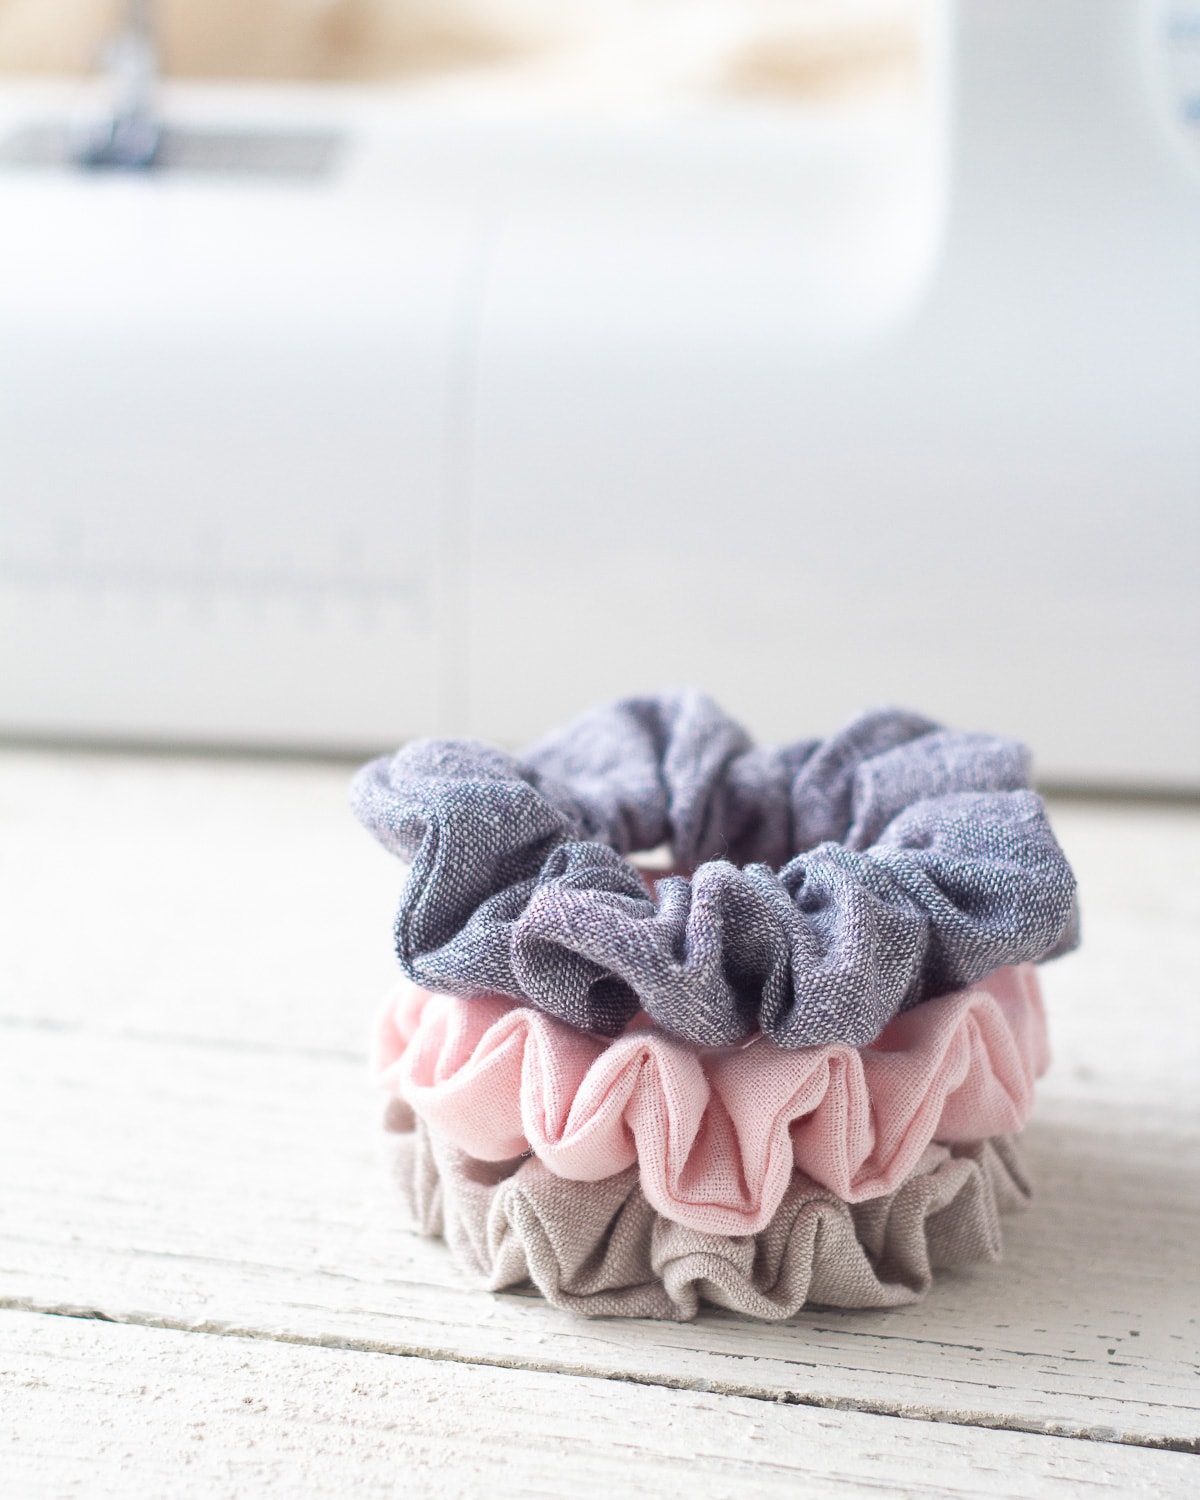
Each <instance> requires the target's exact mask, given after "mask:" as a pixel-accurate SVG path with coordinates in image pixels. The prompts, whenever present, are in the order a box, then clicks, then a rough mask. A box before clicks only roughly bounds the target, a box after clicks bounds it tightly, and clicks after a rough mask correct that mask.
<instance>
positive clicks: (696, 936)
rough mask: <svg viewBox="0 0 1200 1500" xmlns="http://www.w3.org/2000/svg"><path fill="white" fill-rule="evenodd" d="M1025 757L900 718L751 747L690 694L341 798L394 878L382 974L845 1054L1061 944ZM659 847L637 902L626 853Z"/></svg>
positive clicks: (432, 743) (438, 745) (1055, 888)
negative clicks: (668, 852) (391, 948)
mask: <svg viewBox="0 0 1200 1500" xmlns="http://www.w3.org/2000/svg"><path fill="white" fill-rule="evenodd" d="M1028 780H1029V756H1028V753H1027V751H1026V750H1025V749H1024V747H1023V746H1021V745H1019V744H1017V743H1016V742H1014V741H1012V740H1007V739H1002V738H999V737H997V736H994V735H983V734H965V733H960V732H957V731H951V730H947V729H942V728H940V727H939V726H938V725H937V724H935V723H933V722H932V721H931V720H928V719H924V718H921V717H920V716H918V715H915V714H911V713H907V712H904V711H901V710H898V709H884V710H875V711H872V712H869V713H864V714H861V715H860V716H859V717H858V718H856V719H854V720H853V721H852V722H851V723H850V724H848V725H847V726H846V727H845V728H844V729H842V730H840V731H839V732H838V733H837V734H835V735H833V736H832V737H830V738H829V739H828V740H825V741H816V740H804V741H798V742H797V743H795V744H791V745H784V746H777V747H757V748H756V747H755V746H753V745H752V744H751V742H750V740H749V738H748V736H747V735H746V734H745V732H744V731H743V730H742V729H741V728H740V727H739V726H738V725H737V724H736V723H734V721H733V720H732V719H730V718H729V717H728V716H727V715H726V714H724V713H723V712H722V711H721V710H720V709H719V708H717V706H716V705H715V704H713V703H712V702H710V700H708V699H707V698H705V697H703V696H702V695H700V694H697V693H676V694H666V695H663V696H660V697H657V698H638V699H628V700H625V701H623V702H620V703H616V704H612V705H609V706H606V707H604V708H601V709H597V710H594V711H593V712H592V713H590V714H587V715H584V716H583V718H581V719H580V720H578V721H577V722H576V723H575V724H572V725H569V726H568V727H567V728H566V729H564V730H562V731H560V732H559V733H558V734H556V735H554V736H552V737H551V738H549V739H548V740H546V741H544V742H543V743H541V744H540V745H537V746H535V747H534V748H533V749H532V750H530V751H528V752H526V754H525V756H524V758H523V759H520V760H518V759H514V758H513V757H512V756H510V755H507V754H504V753H503V752H501V751H499V750H496V749H494V748H492V747H489V746H487V745H484V744H481V743H478V742H476V741H471V740H420V741H417V742H415V743H414V744H411V745H409V746H407V747H406V748H405V749H403V750H401V751H399V752H398V753H397V754H396V755H394V756H392V757H390V758H384V759H380V760H377V761H373V762H371V763H370V764H369V765H367V766H365V767H364V768H363V770H362V771H361V772H360V773H359V774H358V776H357V777H356V779H355V784H354V790H353V802H354V807H355V811H356V812H357V814H358V816H359V818H360V819H361V820H362V822H363V823H364V824H365V825H366V826H367V828H369V829H370V830H371V831H372V833H374V834H375V836H376V837H377V838H378V839H379V840H380V841H381V842H382V843H383V844H384V845H385V846H386V847H387V848H389V849H391V850H392V851H393V852H395V853H396V854H398V855H400V856H401V857H402V858H403V859H405V860H408V861H411V868H410V870H409V874H408V878H407V881H406V883H405V887H404V891H403V894H402V897H401V902H400V909H399V912H398V915H397V919H396V950H397V954H398V956H399V959H400V964H401V968H402V969H403V971H404V972H405V973H406V974H407V975H408V976H409V977H410V978H411V979H413V980H414V981H415V982H417V983H419V984H421V985H423V986H425V987H426V988H429V989H432V990H438V991H443V992H446V993H451V994H458V995H463V996H466V997H474V996H479V995H504V996H508V997H510V998H512V999H517V1000H522V1001H524V1002H526V1003H530V1004H533V1005H536V1006H538V1007H540V1008H541V1009H543V1010H546V1011H547V1012H549V1013H551V1014H553V1015H555V1016H557V1017H559V1018H560V1019H562V1020H564V1021H566V1022H568V1023H569V1024H571V1025H573V1026H576V1027H578V1028H580V1029H581V1030H585V1031H591V1032H595V1033H597V1034H600V1035H604V1036H612V1035H617V1034H619V1033H620V1032H621V1031H622V1030H623V1029H624V1028H625V1027H626V1026H627V1025H628V1024H629V1023H630V1021H631V1020H632V1019H633V1018H634V1016H635V1015H636V1014H637V1013H638V1012H639V1011H644V1012H646V1013H648V1014H649V1015H650V1016H651V1017H652V1018H653V1019H654V1020H655V1021H656V1022H657V1023H658V1025H659V1026H661V1027H662V1028H663V1029H664V1030H666V1031H669V1032H671V1033H672V1034H674V1035H676V1036H679V1037H682V1038H684V1039H685V1040H687V1041H691V1042H694V1043H696V1044H698V1045H708V1046H723V1045H728V1044H732V1043H735V1042H737V1041H739V1040H741V1039H742V1038H744V1037H746V1036H749V1035H752V1034H753V1033H754V1032H755V1031H757V1030H762V1031H763V1032H765V1033H766V1034H767V1035H768V1036H770V1037H771V1038H772V1039H773V1040H774V1041H775V1042H777V1043H778V1044H779V1045H780V1046H784V1047H810V1046H817V1045H823V1044H826V1043H832V1042H845V1043H847V1044H849V1045H851V1046H862V1045H865V1044H867V1043H869V1042H871V1041H873V1040H874V1038H875V1037H876V1036H878V1034H879V1032H880V1031H881V1030H882V1029H883V1027H884V1026H885V1025H886V1024H887V1022H888V1020H889V1019H890V1018H891V1017H892V1016H894V1015H896V1014H897V1013H899V1012H900V1011H902V1010H905V1009H907V1008H909V1007H911V1006H913V1005H916V1004H918V1003H920V1002H921V1001H924V1000H928V999H930V998H933V997H936V996H938V995H943V994H947V993H950V992H952V991H954V990H957V989H960V988H962V987H963V986H965V985H969V984H973V983H974V982H975V981H977V980H979V979H982V978H984V977H985V976H986V975H987V974H989V973H991V972H992V971H993V970H995V969H997V968H1001V967H1004V966H1006V965H1012V964H1017V963H1022V962H1026V961H1031V960H1041V959H1043V958H1046V957H1050V956H1053V955H1055V954H1057V953H1060V952H1064V951H1066V949H1068V948H1069V947H1071V946H1072V945H1073V944H1074V942H1075V940H1076V927H1077V924H1076V917H1075V881H1074V877H1073V875H1072V873H1071V869H1070V866H1069V865H1068V864H1067V861H1066V859H1065V857H1064V856H1063V853H1062V851H1061V849H1060V848H1059V846H1058V844H1057V842H1056V841H1055V838H1054V835H1053V833H1052V831H1051V829H1050V826H1049V823H1048V822H1047V820H1046V815H1045V810H1044V808H1043V806H1042V803H1041V799H1040V798H1039V797H1038V796H1037V795H1036V794H1035V793H1034V792H1032V791H1030V790H1029V789H1028ZM663 843H668V844H670V845H671V847H672V850H673V853H674V859H675V862H676V864H677V865H678V866H679V867H680V868H682V869H684V870H693V871H694V874H692V876H691V878H686V877H685V876H684V875H671V876H668V877H667V878H665V879H662V880H660V881H658V882H657V883H656V886H655V891H654V894H653V896H651V895H650V894H649V893H648V892H647V889H646V887H645V885H644V884H643V882H642V879H641V876H640V875H639V873H638V871H637V870H636V869H635V868H634V867H633V865H632V864H631V863H630V862H629V861H628V860H627V859H626V858H625V856H626V855H627V854H629V853H631V852H634V851H637V850H644V849H648V848H652V847H655V846H658V845H660V844H663Z"/></svg>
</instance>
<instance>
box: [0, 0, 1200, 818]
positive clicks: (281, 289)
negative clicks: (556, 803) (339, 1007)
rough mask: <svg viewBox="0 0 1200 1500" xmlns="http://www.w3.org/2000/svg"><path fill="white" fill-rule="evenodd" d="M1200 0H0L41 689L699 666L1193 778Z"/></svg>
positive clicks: (32, 675) (1197, 635)
mask: <svg viewBox="0 0 1200 1500" xmlns="http://www.w3.org/2000/svg"><path fill="white" fill-rule="evenodd" d="M1198 392H1200V0H962V3H959V4H955V3H953V0H160V3H158V4H154V3H149V0H133V3H116V0H0V735H3V736H6V737H8V738H9V739H28V740H44V741H78V742H80V743H92V744H97V743H122V744H158V745H165V746H176V747H200V746H207V747H212V746H227V747H230V748H238V749H248V748H262V749H272V750H288V751H296V752H303V753H312V752H322V753H333V754H343V753H344V754H348V755H357V754H360V753H365V752H367V751H371V750H374V749H376V748H383V747H388V746H391V745H393V744H395V743H399V742H400V741H402V740H404V739H406V738H409V737H411V736H414V735H419V734H427V733H469V734H476V735H481V736H484V737H486V738H490V739H496V740H500V741H504V742H511V743H517V742H520V741H521V740H524V739H526V738H529V737H532V736H534V735H536V734H539V733H540V732H542V731H543V730H545V729H546V728H548V727H550V726H551V725H553V724H555V723H556V722H558V721H559V720H561V719H562V718H564V717H566V716H568V715H570V714H572V713H573V712H575V711H577V710H579V709H581V708H583V707H584V706H586V705H587V704H589V703H591V702H593V701H594V700H596V699H598V698H603V697H606V696H613V695H617V694H625V693H629V692H635V691H641V690H654V689H657V688H660V687H662V686H665V685H671V684H690V685H695V686H698V687H701V688H704V689H706V690H707V691H709V692H710V693H712V694H713V695H714V696H715V697H717V698H718V700H720V701H721V702H722V703H723V704H724V705H725V706H727V707H728V708H729V709H730V710H731V711H733V712H734V713H735V714H737V715H738V716H739V717H741V718H742V719H743V720H744V721H745V722H746V724H747V725H748V727H749V728H750V729H751V730H752V731H753V732H754V733H755V734H756V735H758V736H760V737H763V738H768V739H783V738H794V737H798V736H800V735H806V734H813V733H820V732H823V731H827V730H830V729H832V728H834V727H835V726H836V725H837V724H838V723H839V722H841V721H842V720H843V719H845V718H846V717H847V716H848V715H849V714H850V713H852V712H853V711H854V710H855V709H857V708H858V707H860V706H862V705H864V704H869V703H878V702H899V703H902V704H906V705H910V706H913V707H916V708H919V709H921V710H923V711H925V712H928V713H931V714H933V715H935V716H938V717H941V718H943V719H945V720H946V721H949V722H952V723H955V724H958V725H961V726H963V727H968V728H988V729H993V730H998V731H1003V732H1008V733H1013V734H1017V735H1019V736H1021V737H1023V738H1025V739H1027V740H1028V741H1029V742H1030V743H1031V744H1032V745H1033V746H1034V747H1035V750H1036V752H1037V756H1038V765H1039V769H1040V773H1041V776H1042V778H1043V780H1044V781H1045V782H1046V783H1047V784H1051V785H1056V786H1059V787H1076V788H1092V789H1097V788H1100V789H1118V790H1139V789H1140V790H1148V791H1160V792H1163V791H1166V792H1179V791H1184V792H1195V791H1198V790H1200V683H1198V681H1197V666H1196V664H1197V662H1198V661H1200V519H1198V514H1200V410H1198V400H1197V393H1198Z"/></svg>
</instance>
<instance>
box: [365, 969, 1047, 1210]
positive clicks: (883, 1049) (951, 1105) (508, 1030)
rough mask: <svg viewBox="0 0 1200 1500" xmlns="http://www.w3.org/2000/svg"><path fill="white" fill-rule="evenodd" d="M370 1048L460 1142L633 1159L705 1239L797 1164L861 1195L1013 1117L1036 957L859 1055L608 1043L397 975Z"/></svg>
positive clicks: (1021, 1120) (652, 1030) (1035, 1017)
mask: <svg viewBox="0 0 1200 1500" xmlns="http://www.w3.org/2000/svg"><path fill="white" fill-rule="evenodd" d="M377 1056H378V1061H379V1067H380V1072H381V1076H382V1081H383V1084H384V1086H385V1087H386V1088H387V1089H388V1091H389V1092H390V1093H392V1094H394V1095H397V1096H399V1097H401V1098H403V1099H404V1100H406V1101H407V1102H408V1104H409V1105H410V1106H411V1107H412V1108H413V1109H414V1110H415V1111H416V1113H417V1114H418V1115H420V1116H421V1117H422V1118H423V1119H424V1120H425V1121H426V1122H427V1123H428V1124H429V1125H430V1126H431V1127H432V1128H433V1129H435V1130H437V1131H439V1132H440V1133H441V1134H442V1135H444V1136H446V1137H448V1138H449V1139H450V1140H451V1141H452V1142H453V1143H454V1145H456V1146H459V1147H460V1148H461V1149H462V1150H464V1151H466V1152H467V1153H468V1154H469V1155H471V1156H475V1157H479V1158H481V1159H482V1160H485V1161H505V1160H508V1159H509V1158H512V1157H515V1156H520V1155H522V1154H523V1153H525V1152H527V1151H530V1150H532V1151H533V1152H534V1154H535V1155H537V1156H538V1157H539V1158H540V1159H541V1160H542V1161H543V1162H545V1164H546V1165H547V1166H548V1167H549V1168H550V1170H551V1171H553V1172H556V1173H557V1174H558V1175H559V1176H560V1177H567V1178H572V1179H574V1180H576V1181H580V1182H594V1181H597V1180H598V1179H600V1178H602V1177H609V1176H611V1175H612V1174H613V1173H614V1172H620V1171H623V1170H624V1169H625V1168H626V1167H628V1166H630V1165H631V1164H632V1163H633V1162H634V1161H636V1162H638V1163H639V1165H640V1169H641V1182H642V1191H643V1192H644V1193H645V1195H646V1198H647V1199H648V1200H649V1202H650V1203H651V1205H652V1206H653V1207H654V1208H656V1209H657V1210H658V1211H659V1213H661V1214H663V1215H665V1216H666V1217H667V1218H670V1219H674V1220H676V1221H677V1222H678V1223H680V1224H685V1225H688V1226H690V1227H691V1228H693V1229H697V1230H700V1231H705V1232H711V1233H713V1234H757V1233H758V1232H759V1231H760V1230H762V1229H764V1228H765V1227H766V1226H767V1224H769V1223H770V1221H771V1218H772V1216H773V1215H774V1213H775V1210H776V1209H777V1208H778V1206H779V1203H780V1201H781V1200H782V1198H783V1195H784V1192H785V1191H786V1189H787V1186H788V1183H789V1181H790V1179H791V1175H792V1171H793V1168H795V1167H798V1168H799V1169H800V1170H801V1171H803V1172H805V1173H807V1174H808V1176H809V1177H811V1178H813V1179H814V1180H815V1181H816V1182H819V1183H821V1184H823V1185H824V1186H825V1187H827V1188H829V1189H830V1190H831V1191H833V1192H834V1193H836V1194H837V1195H838V1197H840V1198H843V1199H845V1200H846V1201H847V1202H851V1203H857V1202H860V1201H861V1200H863V1199H866V1198H875V1197H879V1196H881V1195H883V1194H884V1193H891V1192H893V1191H894V1190H895V1189H896V1188H898V1187H899V1186H900V1184H901V1183H902V1182H903V1181H904V1180H905V1178H906V1177H908V1175H909V1174H910V1173H911V1172H912V1171H913V1169H914V1168H915V1167H916V1165H917V1162H918V1161H919V1160H920V1157H921V1153H922V1152H923V1151H924V1150H925V1148H926V1146H928V1145H929V1143H930V1142H931V1141H933V1140H939V1141H973V1140H980V1139H983V1138H985V1137H987V1136H994V1135H1007V1134H1010V1133H1011V1132H1013V1131H1017V1130H1020V1129H1021V1128H1022V1127H1023V1126H1024V1124H1025V1123H1026V1121H1027V1119H1028V1118H1029V1112H1030V1108H1031V1106H1032V1103H1033V1083H1034V1079H1035V1078H1036V1077H1037V1076H1038V1075H1039V1074H1040V1073H1042V1072H1044V1071H1045V1068H1046V1064H1047V1062H1048V1060H1049V1054H1048V1050H1047V1045H1046V1025H1045V1017H1044V1014H1043V1011H1042V1001H1041V994H1040V991H1039V989H1038V982H1037V977H1036V974H1035V972H1034V969H1033V966H1032V965H1031V964H1021V965H1019V966H1018V967H1015V968H1007V969H999V970H997V971H996V972H995V973H994V974H992V975H991V976H990V977H989V978H988V979H986V980H984V981H982V983H980V984H977V985H975V986H974V987H973V988H971V989H969V990H961V991H959V992H958V993H956V994H953V995H944V996H943V997H942V998H941V999H938V1000H928V1001H926V1002H925V1003H924V1004H922V1005H918V1006H915V1007H914V1008H913V1009H912V1010H910V1011H907V1012H905V1013H904V1014H903V1015H901V1016H898V1017H896V1019H895V1020H893V1021H892V1022H891V1023H890V1024H889V1025H888V1027H887V1028H886V1029H885V1030H884V1032H883V1033H882V1034H881V1035H880V1036H879V1037H878V1038H877V1040H876V1041H875V1042H874V1043H873V1044H872V1045H871V1046H870V1047H865V1048H863V1049H862V1050H861V1051H856V1050H855V1049H854V1048H852V1047H847V1046H843V1045H834V1046H827V1047H809V1048H804V1049H801V1050H783V1049H781V1048H778V1047H776V1046H775V1045H774V1044H773V1043H772V1042H771V1041H769V1040H768V1039H767V1038H765V1037H758V1038H756V1039H755V1040H754V1041H753V1042H751V1043H750V1044H749V1045H746V1046H742V1047H739V1048H721V1049H715V1048H714V1049H702V1048H701V1049H698V1048H696V1047H693V1046H691V1045H689V1044H688V1043H686V1042H681V1041H679V1040H677V1039H675V1038H673V1037H670V1036H668V1035H667V1034H666V1033H665V1032H662V1031H659V1030H658V1029H657V1028H656V1027H653V1026H645V1027H641V1028H636V1029H634V1030H632V1031H628V1032H626V1033H625V1034H624V1035H623V1036H619V1037H617V1038H616V1040H615V1041H612V1042H607V1043H606V1042H604V1041H601V1040H599V1039H597V1038H596V1037H593V1036H589V1035H587V1034H586V1033H584V1032H580V1031H577V1030H575V1029H574V1028H573V1027H571V1026H567V1025H565V1024H563V1023H562V1022H561V1021H556V1020H554V1019H553V1018H552V1017H550V1016H548V1015H546V1014H545V1012H543V1011H540V1010H535V1009H532V1008H530V1007H526V1006H520V1005H515V1004H513V1003H512V1002H511V1001H508V1000H501V999H497V998H489V999H484V1000H470V1001H467V1000H462V999H459V998H457V997H455V996H452V995H439V994H431V993H430V992H429V991H427V990H422V989H417V988H416V987H415V986H412V985H409V984H408V983H407V982H406V983H405V984H404V985H403V986H402V988H401V990H400V992H399V993H398V994H396V995H394V996H393V997H392V998H391V999H390V1000H389V1002H388V1003H387V1005H386V1006H385V1008H384V1011H383V1014H382V1016H381V1017H380V1026H379V1033H378V1042H377Z"/></svg>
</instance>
